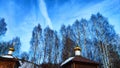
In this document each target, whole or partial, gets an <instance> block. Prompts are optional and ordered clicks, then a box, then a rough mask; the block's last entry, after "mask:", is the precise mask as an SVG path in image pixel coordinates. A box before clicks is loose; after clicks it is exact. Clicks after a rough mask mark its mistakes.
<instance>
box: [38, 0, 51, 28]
mask: <svg viewBox="0 0 120 68" xmlns="http://www.w3.org/2000/svg"><path fill="white" fill-rule="evenodd" d="M39 8H40V11H41V14H42V15H43V17H44V18H45V21H46V24H47V25H48V26H49V27H50V28H51V29H52V28H53V26H52V23H51V20H50V18H49V16H48V12H47V8H46V4H45V2H44V0H39Z"/></svg>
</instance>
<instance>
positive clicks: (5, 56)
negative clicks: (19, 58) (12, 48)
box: [2, 55, 14, 58]
mask: <svg viewBox="0 0 120 68" xmlns="http://www.w3.org/2000/svg"><path fill="white" fill-rule="evenodd" d="M2 57H4V58H14V57H13V56H11V55H3V56H2Z"/></svg>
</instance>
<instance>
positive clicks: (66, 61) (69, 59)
mask: <svg viewBox="0 0 120 68" xmlns="http://www.w3.org/2000/svg"><path fill="white" fill-rule="evenodd" d="M73 58H74V57H70V58H68V59H67V60H65V61H64V62H63V63H62V64H61V65H60V66H63V65H64V64H66V63H68V62H69V61H71V60H72V59H73Z"/></svg>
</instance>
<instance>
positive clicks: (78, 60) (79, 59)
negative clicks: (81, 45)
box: [61, 56, 99, 66]
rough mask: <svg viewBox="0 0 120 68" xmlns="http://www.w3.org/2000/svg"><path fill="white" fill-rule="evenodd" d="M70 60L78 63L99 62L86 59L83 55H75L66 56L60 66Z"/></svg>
mask: <svg viewBox="0 0 120 68" xmlns="http://www.w3.org/2000/svg"><path fill="white" fill-rule="evenodd" d="M70 62H78V63H79V62H80V63H87V64H96V65H99V63H97V62H95V61H92V60H90V59H87V58H85V57H82V56H75V57H70V58H68V59H67V60H65V61H64V62H63V63H62V64H61V66H63V65H65V64H67V63H70Z"/></svg>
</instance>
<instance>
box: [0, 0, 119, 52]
mask: <svg viewBox="0 0 120 68" xmlns="http://www.w3.org/2000/svg"><path fill="white" fill-rule="evenodd" d="M97 12H100V13H101V14H102V15H103V16H105V17H107V18H108V21H109V22H110V24H112V25H114V28H115V30H116V32H117V33H119V34H120V0H0V17H1V18H5V21H6V23H7V28H8V30H7V32H6V34H5V36H4V37H3V38H2V39H3V40H4V41H8V40H11V39H12V38H14V37H16V36H18V37H20V39H21V43H22V47H21V50H22V51H28V50H29V45H30V44H29V41H30V39H31V36H32V30H33V27H34V26H35V25H37V24H38V23H40V24H41V26H42V28H45V27H46V26H50V28H52V29H54V30H59V29H60V27H61V25H62V24H65V25H68V24H72V23H74V21H75V20H76V19H79V20H80V19H81V18H85V19H87V20H89V18H90V16H91V14H96V13H97Z"/></svg>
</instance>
